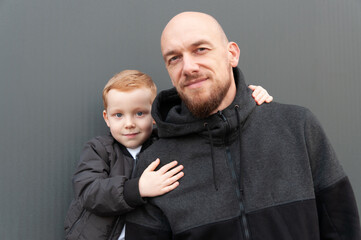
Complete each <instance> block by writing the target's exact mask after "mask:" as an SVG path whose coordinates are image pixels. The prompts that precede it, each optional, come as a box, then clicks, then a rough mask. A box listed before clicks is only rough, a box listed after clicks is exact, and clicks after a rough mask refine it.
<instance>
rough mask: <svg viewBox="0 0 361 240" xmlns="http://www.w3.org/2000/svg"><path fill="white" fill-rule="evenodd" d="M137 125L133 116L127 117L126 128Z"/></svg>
mask: <svg viewBox="0 0 361 240" xmlns="http://www.w3.org/2000/svg"><path fill="white" fill-rule="evenodd" d="M133 127H135V123H134V121H133V119H132V118H130V117H128V118H126V119H125V128H133Z"/></svg>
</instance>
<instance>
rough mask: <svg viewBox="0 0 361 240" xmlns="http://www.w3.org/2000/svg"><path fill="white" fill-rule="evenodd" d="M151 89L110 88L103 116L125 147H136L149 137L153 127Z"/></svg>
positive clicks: (115, 136) (116, 137) (111, 130)
mask: <svg viewBox="0 0 361 240" xmlns="http://www.w3.org/2000/svg"><path fill="white" fill-rule="evenodd" d="M151 99H152V95H151V91H150V90H149V89H146V88H139V89H135V90H133V91H129V92H121V91H119V90H116V89H111V90H110V91H109V92H108V95H107V101H108V107H107V109H106V110H104V111H103V117H104V120H105V122H106V123H107V125H108V127H109V128H110V132H111V133H112V136H113V137H114V138H115V139H116V140H117V141H118V142H120V143H121V144H123V145H124V146H125V147H127V148H136V147H139V146H140V145H142V144H143V143H144V141H145V140H147V139H148V138H149V136H150V135H151V133H152V129H153V119H152V115H151V108H152V104H151Z"/></svg>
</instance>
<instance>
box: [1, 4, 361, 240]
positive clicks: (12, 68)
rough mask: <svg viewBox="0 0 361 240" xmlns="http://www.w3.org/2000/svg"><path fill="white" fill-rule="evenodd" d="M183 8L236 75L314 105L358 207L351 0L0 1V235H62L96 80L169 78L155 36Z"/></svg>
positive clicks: (360, 15)
mask: <svg viewBox="0 0 361 240" xmlns="http://www.w3.org/2000/svg"><path fill="white" fill-rule="evenodd" d="M221 2H222V3H221ZM184 10H198V11H204V12H208V13H210V14H212V15H214V16H215V17H216V18H217V19H218V20H219V21H220V23H221V24H222V25H223V26H224V29H225V31H226V33H227V34H228V36H229V38H230V39H231V40H233V41H236V42H238V43H239V46H240V49H241V60H240V67H241V68H242V70H243V71H244V74H245V77H246V80H247V82H248V83H254V84H261V85H262V86H264V87H265V88H266V89H268V90H269V92H270V93H272V94H273V95H274V97H275V100H277V101H279V102H285V103H292V104H298V105H303V106H306V107H308V108H310V109H311V110H312V111H313V112H314V113H315V114H316V116H318V118H319V120H320V121H321V123H322V125H323V126H324V128H325V130H326V132H327V134H328V136H329V138H330V140H331V142H332V144H333V145H334V147H335V149H336V151H337V153H338V156H339V158H340V161H341V163H342V164H343V166H344V168H345V171H346V172H347V173H348V175H349V177H350V179H351V182H352V184H353V187H354V191H355V194H356V197H357V201H358V205H359V208H360V207H361V188H360V180H361V179H360V178H361V177H360V175H359V172H360V169H361V159H360V157H361V130H360V123H361V99H360V98H361V97H360V93H361V81H360V78H361V3H360V1H359V0H343V1H336V0H303V1H299V0H272V1H269V0H257V1H245V0H233V1H217V0H189V1H174V0H168V1H159V0H157V1H154V0H153V1H149V0H143V1H131V0H109V1H107V0H106V1H95V0H86V1H85V0H77V1H73V0H62V1H49V0H31V1H30V0H0V112H1V113H0V114H1V118H0V119H1V125H0V151H1V167H0V192H1V197H0V239H6V240H8V239H16V240H17V239H31V240H39V239H62V238H63V231H62V225H63V219H64V215H65V212H66V210H67V208H68V205H69V202H70V199H71V197H72V190H71V182H70V179H71V175H72V173H73V171H74V169H75V164H76V162H77V161H78V158H79V152H80V150H81V147H82V144H83V143H84V142H85V141H86V140H87V139H89V138H90V137H92V136H94V135H98V134H102V133H104V132H105V131H106V127H105V124H104V123H103V120H102V117H101V111H102V106H101V89H102V87H103V86H104V84H105V82H106V81H107V80H108V79H109V78H110V77H111V76H112V75H113V74H115V73H117V72H119V71H120V70H122V69H126V68H131V69H140V70H142V71H144V72H146V73H148V74H149V75H151V76H152V77H153V78H154V80H155V81H156V83H157V85H158V86H159V89H165V88H168V87H170V86H171V85H170V81H169V79H168V76H167V73H166V71H165V68H164V65H163V62H162V58H161V55H160V48H159V37H160V33H161V31H162V28H163V27H164V25H165V24H166V22H167V21H168V20H169V19H170V17H172V16H173V15H175V14H176V13H178V12H181V11H184Z"/></svg>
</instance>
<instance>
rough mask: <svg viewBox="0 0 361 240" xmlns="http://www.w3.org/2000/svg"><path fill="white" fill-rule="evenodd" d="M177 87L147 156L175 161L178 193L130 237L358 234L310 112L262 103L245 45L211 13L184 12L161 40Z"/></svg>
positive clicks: (148, 209) (345, 191) (159, 106)
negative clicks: (243, 62)
mask: <svg viewBox="0 0 361 240" xmlns="http://www.w3.org/2000/svg"><path fill="white" fill-rule="evenodd" d="M161 49H162V54H163V57H164V61H165V65H166V68H167V70H168V73H169V76H170V78H171V80H172V83H173V85H174V86H175V89H176V90H175V89H170V90H166V91H163V92H161V93H160V94H159V95H158V97H157V98H156V100H155V102H154V104H153V110H152V111H153V117H154V119H155V120H156V122H157V126H158V130H159V137H160V139H159V140H158V141H157V142H156V143H155V144H153V145H152V146H151V147H150V148H148V149H147V150H146V151H144V152H143V154H142V155H141V156H140V159H141V160H140V162H139V165H138V169H137V171H138V174H139V173H141V172H142V171H143V170H144V169H145V168H146V166H147V165H148V164H149V161H151V160H152V159H154V158H155V157H159V158H160V159H161V161H162V164H166V163H168V162H170V161H172V160H174V159H176V160H178V162H179V163H180V164H182V165H183V166H184V171H183V172H184V177H183V178H182V179H181V180H180V185H179V187H178V188H177V189H175V190H174V191H172V192H170V193H168V194H165V195H163V196H160V197H156V198H153V199H149V200H148V204H146V205H145V206H144V207H143V208H141V209H138V210H136V211H134V212H132V213H130V214H129V215H128V216H127V230H126V239H128V240H129V239H130V240H133V239H136V240H141V239H206V240H210V239H227V240H228V239H232V240H233V239H237V240H239V239H247V240H250V239H252V240H261V239H262V240H266V239H267V240H273V239H277V240H283V239H285V240H286V239H287V240H289V239H300V240H301V239H302V240H305V239H312V240H317V239H352V240H354V239H355V240H356V239H361V234H360V221H359V216H358V210H357V206H356V202H355V199H354V195H353V191H352V188H351V185H350V183H349V180H348V178H347V176H346V175H345V173H344V171H343V170H342V167H341V166H340V164H339V162H338V160H337V158H336V155H335V153H334V151H333V149H332V147H331V145H330V143H329V142H328V140H327V138H326V136H325V134H324V132H323V130H322V128H321V127H320V125H319V123H318V121H317V120H316V119H315V117H314V116H313V115H312V114H311V113H310V112H309V111H308V110H307V109H305V108H302V107H298V106H290V105H284V104H278V103H270V104H266V105H262V106H256V105H255V103H254V101H253V100H252V98H251V95H250V94H251V92H250V90H248V89H247V87H246V85H245V82H244V79H243V76H242V73H241V72H240V70H239V69H238V68H237V64H238V59H239V48H238V46H237V44H236V43H234V42H229V41H228V40H227V37H226V35H225V34H224V32H223V30H222V28H221V26H220V25H219V24H218V22H217V21H216V20H215V19H214V18H213V17H211V16H209V15H207V14H203V13H197V12H184V13H181V14H178V15H177V16H175V17H174V18H173V19H172V20H171V21H170V22H169V23H168V24H167V26H166V27H165V29H164V31H163V33H162V36H161Z"/></svg>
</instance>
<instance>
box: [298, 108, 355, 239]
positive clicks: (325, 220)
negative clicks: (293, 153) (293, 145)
mask: <svg viewBox="0 0 361 240" xmlns="http://www.w3.org/2000/svg"><path fill="white" fill-rule="evenodd" d="M305 139H306V145H307V148H308V154H309V159H310V164H311V169H312V174H313V181H314V188H315V195H316V202H317V212H318V219H319V227H320V236H321V239H325V240H326V239H328V240H331V239H339V240H340V239H348V240H361V233H360V220H359V216H358V209H357V206H356V200H355V196H354V193H353V191H352V187H351V184H350V182H349V180H348V178H347V176H346V175H345V173H344V172H343V169H342V167H341V166H340V164H339V162H338V160H337V156H336V154H335V152H334V150H333V148H332V146H331V144H330V142H329V141H328V139H327V137H326V135H325V133H324V131H323V129H322V128H321V126H320V124H319V122H318V121H317V119H316V118H315V117H314V116H313V115H312V113H311V112H307V117H306V122H305Z"/></svg>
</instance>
